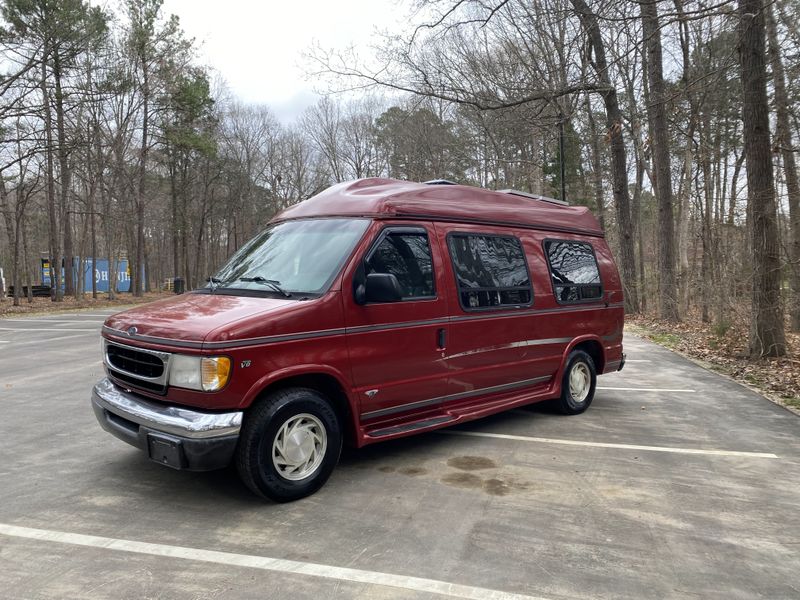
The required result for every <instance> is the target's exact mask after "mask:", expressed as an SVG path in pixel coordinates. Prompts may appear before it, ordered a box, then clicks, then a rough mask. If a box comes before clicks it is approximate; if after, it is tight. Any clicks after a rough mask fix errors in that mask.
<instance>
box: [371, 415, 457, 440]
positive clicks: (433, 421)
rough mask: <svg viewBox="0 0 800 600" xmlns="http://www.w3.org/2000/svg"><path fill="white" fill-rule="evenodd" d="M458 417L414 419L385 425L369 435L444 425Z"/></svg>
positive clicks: (394, 433) (378, 436)
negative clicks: (391, 425) (401, 423)
mask: <svg viewBox="0 0 800 600" xmlns="http://www.w3.org/2000/svg"><path fill="white" fill-rule="evenodd" d="M455 420H456V417H454V416H452V415H444V416H439V417H431V418H430V419H424V420H422V421H414V422H413V423H406V424H405V425H395V426H394V427H384V428H383V429H375V430H374V431H370V432H368V433H367V436H368V437H371V438H381V437H386V436H389V435H396V434H398V433H409V432H410V431H417V430H418V429H427V428H428V427H434V426H436V425H442V424H444V423H449V422H450V421H455Z"/></svg>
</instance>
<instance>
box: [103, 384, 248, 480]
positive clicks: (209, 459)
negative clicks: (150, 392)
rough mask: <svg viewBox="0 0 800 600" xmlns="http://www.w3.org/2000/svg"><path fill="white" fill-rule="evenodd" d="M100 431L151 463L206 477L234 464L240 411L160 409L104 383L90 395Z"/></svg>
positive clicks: (138, 397) (155, 403)
mask: <svg viewBox="0 0 800 600" xmlns="http://www.w3.org/2000/svg"><path fill="white" fill-rule="evenodd" d="M92 407H93V409H94V412H95V416H96V417H97V420H98V421H99V422H100V425H101V426H102V427H103V429H105V430H106V431H108V432H109V433H111V434H113V435H114V436H116V437H118V438H119V439H121V440H123V441H125V442H127V443H129V444H131V445H133V446H136V447H137V448H140V449H142V450H145V451H146V452H147V453H148V455H149V457H150V458H151V459H152V460H154V461H156V462H158V463H160V464H164V465H167V466H170V467H173V468H175V469H188V470H192V471H208V470H211V469H217V468H222V467H225V466H226V465H227V464H228V463H229V462H230V460H231V458H232V456H233V452H234V450H235V448H236V443H237V441H238V439H239V430H240V429H241V426H242V416H243V413H242V412H241V411H235V412H225V413H209V412H201V411H196V410H191V409H187V408H180V407H177V406H170V405H166V404H159V403H157V402H153V401H150V400H147V399H145V398H143V397H141V396H138V395H136V394H133V393H130V392H126V391H124V390H122V389H121V388H119V387H118V386H116V385H115V384H114V383H112V382H111V381H110V380H109V379H107V378H106V379H102V380H100V381H99V382H97V384H96V385H95V386H94V390H93V391H92Z"/></svg>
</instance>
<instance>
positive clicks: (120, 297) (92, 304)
mask: <svg viewBox="0 0 800 600" xmlns="http://www.w3.org/2000/svg"><path fill="white" fill-rule="evenodd" d="M172 295H173V294H172V293H171V292H148V293H147V294H145V295H144V296H142V297H141V298H136V297H134V296H133V295H132V294H128V293H120V294H117V297H116V299H114V300H109V299H108V294H105V293H102V294H98V295H97V300H93V299H92V295H91V294H87V295H86V296H85V297H84V298H79V299H77V300H76V299H75V298H73V297H72V296H69V297H65V298H64V300H63V301H62V302H53V301H52V300H50V298H33V302H30V303H29V302H28V299H27V298H20V300H19V303H20V305H19V306H14V301H13V299H12V298H3V299H2V300H0V317H2V316H6V317H8V316H11V315H32V314H47V313H59V312H70V311H73V310H86V309H92V308H93V309H96V310H100V309H104V308H117V307H119V309H120V310H122V309H123V308H124V307H125V306H128V305H131V304H144V303H146V302H153V301H154V300H160V299H161V298H169V297H170V296H172Z"/></svg>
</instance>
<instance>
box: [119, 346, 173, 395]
mask: <svg viewBox="0 0 800 600" xmlns="http://www.w3.org/2000/svg"><path fill="white" fill-rule="evenodd" d="M105 346H106V352H105V354H106V356H105V363H106V366H107V367H108V375H109V377H111V379H112V380H114V381H115V382H116V383H118V384H120V385H123V386H131V387H137V388H139V389H142V390H148V391H150V392H155V393H156V394H164V393H165V392H166V391H167V373H168V369H167V365H168V364H169V360H170V354H169V353H167V352H158V351H156V350H145V349H143V348H136V347H134V346H126V345H123V344H118V343H115V342H110V341H108V340H106V343H105Z"/></svg>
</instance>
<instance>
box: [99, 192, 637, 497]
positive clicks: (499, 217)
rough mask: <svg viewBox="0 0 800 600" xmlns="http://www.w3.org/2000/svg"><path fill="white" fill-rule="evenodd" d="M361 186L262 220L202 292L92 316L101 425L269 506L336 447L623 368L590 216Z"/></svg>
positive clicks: (604, 250)
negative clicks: (228, 472)
mask: <svg viewBox="0 0 800 600" xmlns="http://www.w3.org/2000/svg"><path fill="white" fill-rule="evenodd" d="M440 183H443V182H436V184H423V183H411V182H406V181H396V180H392V179H364V180H359V181H355V182H349V183H343V184H340V185H336V186H334V187H332V188H330V189H328V190H326V191H324V192H322V193H321V194H319V195H317V196H315V197H313V198H311V199H309V200H306V201H304V202H301V203H300V204H297V205H295V206H292V207H291V208H289V209H288V210H286V211H284V212H283V213H281V214H279V215H278V216H277V217H275V219H273V220H272V222H271V223H270V225H269V226H268V227H267V229H266V230H264V231H263V232H262V233H261V234H259V235H258V236H256V237H255V238H254V239H253V240H252V241H250V242H249V243H248V244H247V245H245V246H244V247H242V248H241V249H240V250H239V251H238V252H237V253H236V254H235V255H234V256H233V257H232V258H231V259H230V261H229V262H228V263H227V264H226V265H225V266H224V267H223V268H222V269H221V270H220V271H219V273H217V274H216V276H214V277H211V278H209V282H208V285H207V286H206V287H204V288H202V289H199V290H195V291H194V292H191V293H189V294H185V295H182V296H176V297H175V298H170V299H167V300H162V301H159V302H155V303H152V304H148V305H145V306H141V307H138V308H134V309H131V310H128V311H125V312H122V313H119V314H116V315H114V316H112V317H110V318H109V319H108V320H107V321H106V322H105V324H104V326H103V333H102V335H103V354H104V361H105V368H106V372H107V377H106V378H105V379H103V380H101V381H100V382H99V383H98V384H97V385H96V386H95V387H94V391H93V394H92V404H93V407H94V411H95V414H96V416H97V419H98V420H99V422H100V424H101V425H102V426H103V428H104V429H106V430H107V431H109V432H110V433H112V434H113V435H115V436H117V437H118V438H120V439H122V440H124V441H126V442H128V443H130V444H132V445H134V446H136V447H138V448H141V449H142V450H144V451H145V452H146V453H147V454H148V456H149V457H150V458H151V459H152V460H154V461H156V462H159V463H162V464H164V465H167V466H170V467H173V468H176V469H190V470H196V471H203V470H210V469H217V468H221V467H225V466H227V465H229V464H230V463H231V462H235V464H236V467H237V469H238V471H239V473H240V475H241V477H242V479H243V481H244V482H245V483H246V484H247V486H248V487H249V488H250V489H252V490H253V491H254V492H255V493H256V494H259V495H261V496H264V497H268V498H271V499H274V500H277V501H287V500H294V499H297V498H301V497H303V496H307V495H308V494H311V493H313V492H315V491H316V490H317V489H319V488H320V486H322V485H323V483H325V481H326V480H327V479H328V477H329V476H330V474H331V472H332V471H333V468H334V466H335V465H336V463H337V461H338V459H339V454H340V451H341V448H342V444H343V443H344V442H347V443H349V444H351V445H353V446H356V447H361V446H364V445H366V444H371V443H373V442H379V441H382V440H389V439H393V438H397V437H402V436H407V435H412V434H415V433H420V432H423V431H430V430H433V429H438V428H440V427H446V426H449V425H454V424H456V423H463V422H465V421H469V420H472V419H477V418H480V417H483V416H486V415H490V414H492V413H496V412H499V411H503V410H506V409H509V408H512V407H516V406H520V405H524V404H531V403H533V402H539V401H542V400H553V401H554V402H555V403H556V404H557V405H558V407H559V408H560V409H561V411H563V412H564V413H566V414H577V413H580V412H583V411H584V410H586V409H587V408H588V407H589V405H590V404H591V402H592V397H593V396H594V391H595V382H596V375H598V374H601V373H609V372H612V371H617V370H619V369H621V368H622V366H623V364H624V362H625V355H624V354H623V353H622V326H623V319H624V309H623V293H622V286H621V283H620V277H619V273H618V271H617V268H616V266H615V264H614V259H613V257H612V256H611V252H610V250H609V248H608V244H606V241H605V239H604V236H603V231H602V230H601V229H600V226H599V225H598V223H597V221H596V219H595V218H594V217H593V216H592V214H591V213H590V212H589V210H588V209H586V208H582V207H574V206H567V205H565V204H563V203H560V202H558V201H555V200H549V199H545V198H538V197H534V196H530V195H527V194H524V193H521V192H515V191H511V190H508V191H501V192H496V191H489V190H484V189H479V188H473V187H468V186H462V185H451V184H440Z"/></svg>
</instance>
